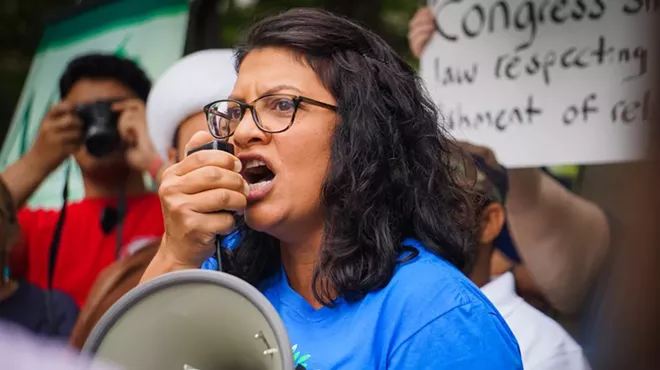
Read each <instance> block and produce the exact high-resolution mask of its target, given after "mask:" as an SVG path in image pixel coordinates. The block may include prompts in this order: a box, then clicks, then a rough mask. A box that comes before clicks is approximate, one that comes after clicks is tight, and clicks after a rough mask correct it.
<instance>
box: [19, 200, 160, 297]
mask: <svg viewBox="0 0 660 370" xmlns="http://www.w3.org/2000/svg"><path fill="white" fill-rule="evenodd" d="M116 205H117V200H116V199H113V200H111V199H99V198H95V199H84V200H82V201H81V202H79V203H73V204H69V205H67V211H66V219H65V221H64V226H63V228H62V238H61V239H60V247H59V252H58V255H57V261H56V263H55V273H54V277H53V288H54V289H57V290H60V291H63V292H65V293H68V294H70V295H71V296H72V297H73V299H74V300H75V301H76V303H77V304H78V305H79V306H82V305H83V304H84V303H85V300H86V299H87V294H88V293H89V290H90V289H91V287H92V284H93V283H94V280H96V277H97V276H98V274H99V273H100V272H101V271H102V270H103V269H104V268H106V267H107V266H109V265H110V264H112V263H113V262H114V261H115V249H116V243H117V240H116V238H117V229H116V228H113V230H112V231H111V232H110V233H109V234H107V235H105V234H104V233H103V230H102V229H101V213H102V211H103V209H104V208H105V207H107V206H112V207H116ZM58 217H59V210H30V209H27V208H24V209H22V210H21V211H20V212H19V213H18V222H19V224H20V226H21V232H22V238H21V240H20V242H19V244H18V245H17V246H16V248H15V249H14V251H13V253H12V254H13V255H12V272H13V274H12V275H17V276H23V277H25V278H26V279H27V280H28V281H29V282H31V283H33V284H36V285H37V286H39V287H41V288H46V286H47V280H48V255H49V248H50V243H51V240H52V237H53V231H54V230H55V224H56V223H57V219H58ZM163 231H164V228H163V215H162V213H161V208H160V201H159V199H158V196H157V195H155V194H147V195H140V196H135V197H127V199H126V215H125V218H124V223H123V231H122V244H121V245H122V251H121V252H120V253H121V254H125V253H131V252H132V251H130V250H128V249H133V248H134V247H135V246H139V245H144V244H146V243H147V242H152V241H154V240H156V239H158V238H160V237H161V236H162V235H163Z"/></svg>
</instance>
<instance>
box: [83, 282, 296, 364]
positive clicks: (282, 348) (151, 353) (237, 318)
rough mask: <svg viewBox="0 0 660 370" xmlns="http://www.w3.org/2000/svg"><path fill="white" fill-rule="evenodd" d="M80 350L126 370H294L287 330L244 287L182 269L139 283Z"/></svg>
mask: <svg viewBox="0 0 660 370" xmlns="http://www.w3.org/2000/svg"><path fill="white" fill-rule="evenodd" d="M83 351H84V352H86V353H87V354H89V355H91V356H93V357H96V358H98V359H101V360H104V361H108V362H110V363H114V364H116V365H118V366H121V367H122V368H123V369H125V370H164V369H172V370H292V369H293V368H294V367H293V366H294V365H293V356H292V351H291V345H290V342H289V338H288V335H287V333H286V330H285V328H284V324H283V322H282V320H281V319H280V317H279V315H278V314H277V312H276V311H275V308H273V306H272V305H271V304H270V302H269V301H268V299H266V297H265V296H264V295H262V294H261V292H259V291H258V290H257V289H256V288H254V287H253V286H252V285H250V284H248V283H247V282H245V281H243V280H241V279H239V278H237V277H235V276H232V275H229V274H226V273H222V272H217V271H209V270H184V271H177V272H172V273H168V274H165V275H162V276H159V277H157V278H155V279H153V280H150V281H148V282H146V283H144V284H142V285H138V286H137V287H136V288H134V289H133V290H131V291H129V292H128V293H127V294H126V295H125V296H123V297H122V298H121V299H120V300H119V301H117V302H116V303H115V304H114V305H113V306H112V307H110V309H109V310H108V311H107V312H106V313H105V314H104V315H103V317H102V318H101V320H99V322H98V324H97V325H96V327H95V328H94V330H92V332H91V334H90V336H89V337H88V339H87V341H86V342H85V345H84V347H83Z"/></svg>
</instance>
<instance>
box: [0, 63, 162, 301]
mask: <svg viewBox="0 0 660 370" xmlns="http://www.w3.org/2000/svg"><path fill="white" fill-rule="evenodd" d="M150 88H151V82H150V81H149V79H148V77H147V76H146V74H145V73H144V71H142V70H141V69H140V68H139V67H138V66H137V65H136V64H135V63H134V62H132V61H129V60H127V59H123V58H119V57H116V56H113V55H101V54H90V55H85V56H81V57H78V58H76V59H74V60H72V61H71V62H70V63H69V64H68V65H67V67H66V70H65V71H64V73H63V75H62V77H61V78H60V82H59V90H60V91H59V92H60V96H61V98H62V100H61V102H59V103H57V104H56V105H55V106H53V107H52V108H51V109H50V111H48V113H47V114H46V116H45V117H44V119H43V121H42V123H41V127H40V128H39V131H38V133H37V136H36V139H35V142H34V145H33V146H32V148H31V149H30V150H29V151H28V152H27V153H26V154H25V155H24V156H23V157H22V158H20V159H19V160H18V161H17V162H15V163H14V164H12V165H11V166H9V167H8V168H7V169H6V170H5V171H4V172H3V173H2V174H1V176H2V179H3V180H4V182H5V184H6V186H7V189H8V191H9V193H10V194H11V197H12V201H13V205H14V206H15V207H16V208H17V209H18V210H19V211H18V217H17V218H18V223H19V225H20V230H21V234H20V237H19V241H18V242H17V244H16V245H15V246H14V249H13V251H12V260H11V264H10V267H11V275H12V276H15V277H25V279H26V280H27V281H28V282H30V283H33V284H35V285H37V286H38V287H39V288H41V289H49V290H50V289H51V287H52V290H53V291H60V292H64V293H66V294H68V295H70V296H71V297H73V299H74V300H75V302H76V304H77V305H78V306H82V305H83V304H84V302H85V299H86V298H87V294H88V292H89V289H90V287H91V285H92V283H93V282H94V280H95V279H96V277H97V275H98V274H99V273H100V272H101V271H102V269H103V268H105V267H107V266H109V265H110V264H111V263H113V262H114V261H115V260H116V259H117V258H119V257H121V256H123V255H124V254H127V253H128V254H130V252H131V251H132V250H133V249H136V248H137V247H138V246H139V245H144V244H146V243H148V242H149V241H153V240H156V239H158V238H159V237H160V235H161V234H162V232H163V219H162V214H161V211H160V202H159V200H158V196H157V195H156V194H153V193H151V192H149V191H148V190H147V189H146V188H145V184H144V182H143V172H145V171H147V170H149V168H150V167H151V166H152V165H153V163H156V164H158V163H160V162H159V161H158V160H157V158H149V157H144V156H142V155H141V154H142V153H143V152H144V150H141V147H142V146H144V145H149V144H150V141H149V140H148V138H146V140H145V136H146V131H144V132H140V131H139V130H136V129H135V128H134V127H132V126H131V122H132V121H134V119H133V117H135V116H139V115H140V114H142V115H143V114H144V113H143V110H144V102H145V101H146V99H147V95H148V94H149V90H150ZM95 102H111V109H112V111H114V112H115V113H116V114H117V115H118V117H117V122H115V123H114V124H116V125H118V131H119V135H120V136H121V142H122V143H121V145H118V148H117V149H116V150H114V151H112V152H111V153H109V154H108V155H105V156H102V157H98V156H94V155H92V154H90V152H89V148H88V146H87V145H84V140H83V137H84V130H85V128H84V126H83V122H82V120H81V117H80V115H79V112H80V111H79V109H80V107H81V106H82V105H84V104H89V103H95ZM141 112H142V113H141ZM99 144H103V143H99ZM71 155H73V156H74V158H75V160H76V162H77V163H78V165H79V166H80V169H81V173H82V178H83V185H84V191H85V197H84V199H82V200H81V201H80V202H77V203H72V204H66V207H65V208H64V209H63V210H62V211H63V212H65V217H63V221H64V223H63V225H62V227H61V230H59V231H60V232H61V233H60V235H59V239H58V240H59V248H58V250H57V253H54V252H53V250H52V249H54V248H52V247H51V246H52V243H53V241H54V240H53V239H54V234H55V230H56V229H57V228H58V226H57V224H58V222H59V221H58V220H59V219H60V215H61V212H58V211H57V210H32V209H28V208H27V207H24V205H25V202H26V201H27V199H28V198H29V197H30V196H31V195H32V193H33V192H34V191H35V189H37V187H38V186H39V185H40V184H41V183H42V182H43V180H44V179H45V178H46V177H47V176H48V175H49V174H50V173H51V172H52V171H54V170H55V169H56V168H58V167H59V166H60V165H61V164H62V163H63V162H64V161H66V160H67V159H68V158H69V156H71ZM120 195H123V197H120ZM122 198H123V199H124V203H125V204H124V208H125V212H123V214H120V215H119V216H117V215H116V214H115V215H116V217H117V219H115V220H114V221H115V222H114V223H112V222H109V225H108V224H106V221H105V216H104V215H105V214H106V212H111V211H114V212H116V213H118V212H119V211H118V210H117V207H118V202H119V201H120V199H122ZM111 221H112V220H111ZM119 225H121V227H122V229H121V233H119V232H118V230H117V229H118V228H119ZM118 234H119V235H120V238H119V237H118ZM51 256H53V257H54V260H52V261H51ZM51 263H52V264H53V266H52V267H54V269H53V270H52V279H51V278H50V276H49V275H50V273H51V268H50V267H51V266H50V264H51Z"/></svg>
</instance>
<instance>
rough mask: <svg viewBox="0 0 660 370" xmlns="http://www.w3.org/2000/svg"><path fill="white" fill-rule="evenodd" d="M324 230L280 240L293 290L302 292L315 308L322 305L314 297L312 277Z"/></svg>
mask: <svg viewBox="0 0 660 370" xmlns="http://www.w3.org/2000/svg"><path fill="white" fill-rule="evenodd" d="M322 238H323V231H319V232H315V233H313V234H311V235H310V236H309V237H306V238H300V239H298V240H297V241H295V242H287V243H284V242H280V251H281V252H280V253H281V258H282V265H284V271H285V272H286V278H287V279H288V281H289V285H290V286H291V288H292V289H293V290H295V291H296V292H297V293H298V294H300V295H301V296H302V297H303V298H305V300H306V301H307V302H308V303H309V304H310V305H311V306H312V307H314V308H316V309H318V308H320V307H321V306H322V304H321V303H319V302H318V301H317V300H316V298H315V297H314V293H313V289H312V277H313V275H314V268H315V267H316V263H317V261H318V257H319V252H320V249H321V240H322Z"/></svg>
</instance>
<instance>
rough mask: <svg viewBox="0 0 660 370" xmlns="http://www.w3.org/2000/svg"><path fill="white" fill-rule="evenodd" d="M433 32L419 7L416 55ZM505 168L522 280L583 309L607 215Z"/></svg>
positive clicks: (550, 184) (569, 307) (488, 154)
mask: <svg viewBox="0 0 660 370" xmlns="http://www.w3.org/2000/svg"><path fill="white" fill-rule="evenodd" d="M435 30H436V23H435V17H434V14H433V12H432V10H431V9H429V8H422V9H420V10H418V11H417V13H416V14H415V15H414V17H413V18H412V19H411V21H410V25H409V31H408V40H409V44H410V49H411V51H412V53H413V54H414V55H415V56H417V57H420V56H421V54H422V52H423V50H424V47H425V46H426V44H427V43H428V41H429V40H430V39H431V36H432V35H433V33H434V32H435ZM464 146H465V147H466V148H467V149H468V150H469V151H471V152H472V153H473V154H475V155H478V156H479V157H480V158H482V159H483V160H484V162H485V163H487V164H488V166H490V167H491V168H494V169H504V168H503V166H502V165H501V164H499V163H498V162H497V159H496V153H493V152H492V151H491V150H490V149H488V148H485V147H482V146H477V145H470V144H464ZM506 172H507V177H508V179H507V181H508V186H509V190H508V194H507V195H506V203H505V207H506V210H507V221H508V227H509V231H510V233H511V236H512V239H513V240H514V241H515V242H514V244H515V247H516V251H517V252H518V253H519V254H520V257H521V259H522V261H523V263H524V265H525V267H527V269H528V271H529V275H531V277H532V278H533V280H534V281H533V282H529V281H526V282H524V280H523V285H528V286H529V285H536V286H538V288H539V289H540V291H541V292H542V293H543V295H544V296H545V297H546V298H547V299H548V301H549V302H550V304H551V305H552V306H553V307H554V308H556V309H558V310H560V311H562V312H565V313H575V312H577V311H579V310H581V309H582V308H583V305H584V304H585V302H584V301H585V298H586V296H587V295H588V294H589V292H590V289H591V288H592V285H593V282H594V280H595V278H596V277H597V275H598V273H599V272H600V268H601V267H602V265H603V263H604V260H605V258H606V255H607V252H608V249H609V243H610V229H609V224H608V220H607V218H606V215H605V213H604V212H603V210H602V209H601V208H600V207H599V206H598V205H596V204H594V203H592V202H590V201H588V200H586V199H584V198H582V197H580V196H578V195H576V194H574V193H572V192H571V191H570V190H568V189H566V188H565V187H564V186H562V185H561V184H560V183H559V182H558V181H556V180H555V179H553V178H552V177H551V176H549V175H548V174H547V173H544V172H543V171H541V170H540V169H535V168H516V169H506ZM517 278H518V277H517ZM521 278H525V275H521Z"/></svg>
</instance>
